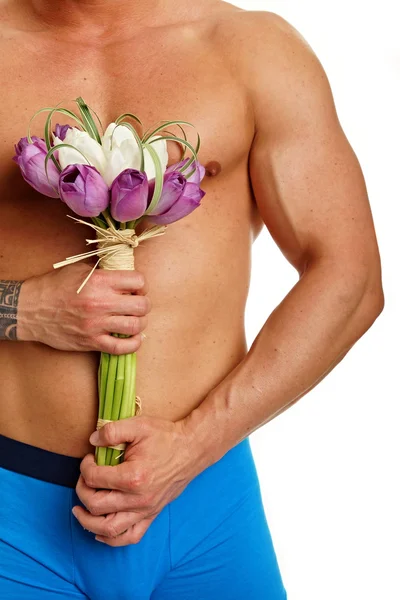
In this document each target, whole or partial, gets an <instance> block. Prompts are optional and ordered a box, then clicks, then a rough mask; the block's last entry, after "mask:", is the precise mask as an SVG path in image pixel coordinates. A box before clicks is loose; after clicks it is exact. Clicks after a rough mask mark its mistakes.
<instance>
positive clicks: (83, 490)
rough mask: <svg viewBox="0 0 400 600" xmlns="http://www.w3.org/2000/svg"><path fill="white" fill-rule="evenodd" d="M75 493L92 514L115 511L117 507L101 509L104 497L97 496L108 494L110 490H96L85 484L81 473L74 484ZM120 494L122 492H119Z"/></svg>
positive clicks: (104, 513)
mask: <svg viewBox="0 0 400 600" xmlns="http://www.w3.org/2000/svg"><path fill="white" fill-rule="evenodd" d="M75 491H76V495H77V496H78V498H79V500H80V501H81V502H82V504H83V505H84V506H85V507H86V509H87V510H88V511H89V512H91V513H92V514H93V515H106V514H108V513H110V512H116V511H117V510H118V508H117V507H116V506H115V507H112V508H111V510H103V508H102V503H103V502H104V498H99V496H100V494H103V495H104V494H110V493H111V491H110V490H96V489H95V488H91V487H89V486H88V485H87V483H86V481H85V479H84V477H83V476H82V475H81V476H80V477H79V479H78V483H77V484H76V486H75ZM119 493H121V494H122V492H119Z"/></svg>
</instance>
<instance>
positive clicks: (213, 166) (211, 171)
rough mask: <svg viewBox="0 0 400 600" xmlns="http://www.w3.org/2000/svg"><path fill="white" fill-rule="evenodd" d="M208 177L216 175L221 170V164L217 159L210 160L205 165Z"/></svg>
mask: <svg viewBox="0 0 400 600" xmlns="http://www.w3.org/2000/svg"><path fill="white" fill-rule="evenodd" d="M205 169H206V175H207V177H215V176H216V175H218V173H220V172H221V169H222V167H221V165H220V163H219V162H218V161H217V160H210V162H208V163H207V164H206V166H205Z"/></svg>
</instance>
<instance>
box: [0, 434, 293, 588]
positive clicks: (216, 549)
mask: <svg viewBox="0 0 400 600" xmlns="http://www.w3.org/2000/svg"><path fill="white" fill-rule="evenodd" d="M80 462H81V459H79V458H74V457H71V456H65V455H62V454H57V453H53V452H49V451H47V450H43V449H40V448H36V447H35V446H31V445H29V444H25V443H22V442H19V441H16V440H12V439H11V438H8V437H5V436H0V490H1V493H0V498H1V499H0V598H4V599H7V600H62V598H71V599H72V598H74V599H83V598H90V600H222V599H226V600H285V599H286V598H287V596H286V591H285V588H284V586H283V582H282V578H281V574H280V571H279V567H278V562H277V558H276V555H275V551H274V547H273V543H272V540H271V536H270V532H269V529H268V525H267V521H266V518H265V513H264V508H263V504H262V499H261V495H260V488H259V481H258V477H257V472H256V469H255V465H254V461H253V456H252V453H251V449H250V444H249V440H248V438H247V439H245V440H244V441H242V442H241V443H240V444H238V445H237V446H235V447H234V448H232V449H231V450H230V451H229V452H228V453H227V454H226V455H225V456H224V457H223V458H222V459H221V460H219V461H218V462H217V463H215V464H214V465H212V466H211V467H208V468H207V469H206V470H205V471H203V472H202V473H201V474H200V475H198V476H197V477H196V478H195V479H194V480H193V481H191V482H190V483H189V485H188V486H187V487H186V488H185V490H184V491H183V492H182V493H181V494H180V495H179V496H178V498H176V499H175V500H174V501H173V502H171V503H170V504H168V505H167V506H166V507H165V508H164V509H163V510H162V511H161V513H160V514H159V515H158V516H157V518H156V519H155V520H154V521H153V523H152V524H151V525H150V527H149V529H148V530H147V532H146V533H145V534H144V536H143V538H142V539H141V540H140V542H139V543H138V544H131V545H129V546H122V547H117V548H114V547H111V546H108V545H107V544H102V543H100V542H97V541H96V540H95V539H94V534H93V533H90V532H89V531H86V530H84V529H83V527H82V526H81V525H80V523H79V521H77V519H75V517H74V516H73V515H72V513H71V508H72V507H73V506H74V505H75V504H80V501H79V500H78V497H77V495H76V493H75V485H76V482H77V480H78V477H79V465H80Z"/></svg>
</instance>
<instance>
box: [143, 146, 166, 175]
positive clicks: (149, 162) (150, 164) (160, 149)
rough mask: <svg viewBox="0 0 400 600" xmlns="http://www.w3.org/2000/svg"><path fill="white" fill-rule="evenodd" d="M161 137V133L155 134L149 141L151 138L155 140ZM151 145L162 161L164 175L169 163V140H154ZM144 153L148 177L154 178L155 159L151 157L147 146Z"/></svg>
mask: <svg viewBox="0 0 400 600" xmlns="http://www.w3.org/2000/svg"><path fill="white" fill-rule="evenodd" d="M159 137H160V136H159V135H156V136H153V137H151V138H150V139H149V140H148V141H149V142H150V140H155V139H158V138H159ZM151 147H152V148H154V150H155V151H156V152H157V155H158V158H159V159H160V162H161V172H162V174H163V175H164V172H165V169H166V168H167V164H168V152H167V140H159V141H158V142H152V144H151ZM143 153H144V170H145V172H146V175H147V179H149V180H150V179H154V177H155V176H156V170H155V167H154V161H153V159H152V158H151V156H150V152H149V151H148V150H147V148H144V151H143Z"/></svg>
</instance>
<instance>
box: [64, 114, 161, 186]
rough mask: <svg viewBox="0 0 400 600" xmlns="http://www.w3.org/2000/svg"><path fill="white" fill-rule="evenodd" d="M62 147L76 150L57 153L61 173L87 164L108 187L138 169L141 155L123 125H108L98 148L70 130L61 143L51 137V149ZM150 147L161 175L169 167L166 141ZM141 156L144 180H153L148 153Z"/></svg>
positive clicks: (86, 138)
mask: <svg viewBox="0 0 400 600" xmlns="http://www.w3.org/2000/svg"><path fill="white" fill-rule="evenodd" d="M159 137H160V136H153V137H151V138H150V140H158V138H159ZM150 140H149V141H150ZM63 143H64V144H69V145H70V146H73V147H74V148H76V150H74V148H69V147H62V148H60V149H59V150H58V160H59V162H60V165H61V168H62V169H65V167H66V166H68V165H71V164H88V163H89V164H90V165H92V166H93V167H95V168H96V169H97V170H98V171H99V173H100V174H101V175H102V177H103V179H104V181H105V182H106V184H107V185H108V186H111V184H112V182H113V181H114V179H115V178H116V177H117V176H118V175H119V174H120V173H121V172H122V171H124V170H125V169H137V170H139V169H140V164H141V152H140V148H139V145H138V142H137V141H136V138H135V136H134V135H133V133H132V131H131V130H130V129H129V127H126V126H125V125H117V124H116V123H110V124H109V125H108V127H107V129H106V130H105V132H104V135H103V136H102V138H101V144H99V143H98V142H97V141H96V140H95V139H93V138H92V137H90V135H89V134H88V133H87V132H86V131H81V130H80V129H78V128H77V127H71V128H70V129H68V130H67V133H66V135H65V139H64V140H60V138H58V137H57V136H55V135H53V145H54V146H58V145H59V144H63ZM151 147H152V148H154V150H155V151H156V152H157V155H158V157H159V159H160V163H161V171H162V174H164V172H165V169H166V168H167V164H168V152H167V141H166V140H163V139H160V140H158V141H156V142H153V143H152V144H151ZM78 151H79V152H78ZM81 153H82V154H81ZM143 154H144V170H145V172H146V175H147V178H148V179H149V180H150V179H154V177H155V175H156V170H155V167H154V162H153V159H152V158H151V155H150V152H149V151H148V150H147V148H144V149H143ZM86 159H87V160H86Z"/></svg>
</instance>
